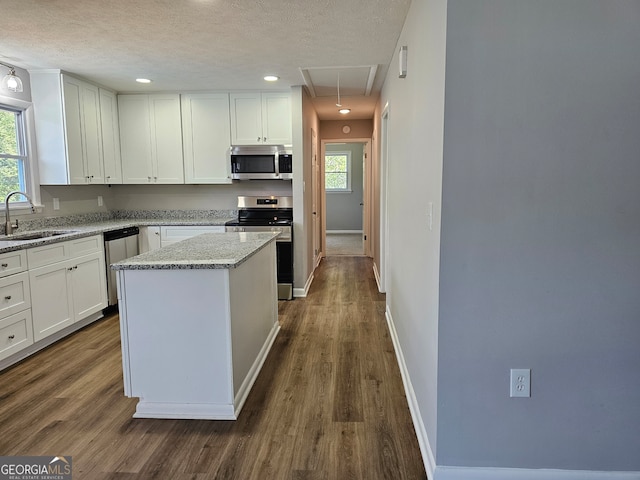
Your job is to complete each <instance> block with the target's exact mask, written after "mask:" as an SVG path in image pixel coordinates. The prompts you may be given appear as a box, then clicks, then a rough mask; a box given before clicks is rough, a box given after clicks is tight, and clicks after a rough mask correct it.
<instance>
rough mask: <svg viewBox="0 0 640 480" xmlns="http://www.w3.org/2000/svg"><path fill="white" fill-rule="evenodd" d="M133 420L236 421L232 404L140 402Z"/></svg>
mask: <svg viewBox="0 0 640 480" xmlns="http://www.w3.org/2000/svg"><path fill="white" fill-rule="evenodd" d="M133 418H172V419H179V420H192V419H194V418H195V419H200V420H236V419H237V417H236V414H235V412H234V411H233V405H232V404H230V403H229V404H220V405H216V404H211V403H205V404H199V403H164V402H145V401H144V400H140V401H139V402H138V405H136V412H135V413H134V414H133Z"/></svg>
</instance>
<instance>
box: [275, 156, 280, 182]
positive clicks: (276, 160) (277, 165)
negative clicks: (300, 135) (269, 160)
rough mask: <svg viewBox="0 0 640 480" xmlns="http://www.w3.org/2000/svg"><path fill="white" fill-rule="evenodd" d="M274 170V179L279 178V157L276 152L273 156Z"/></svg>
mask: <svg viewBox="0 0 640 480" xmlns="http://www.w3.org/2000/svg"><path fill="white" fill-rule="evenodd" d="M274 162H275V165H274V169H275V174H276V178H280V156H279V155H278V153H277V152H276V153H275V154H274Z"/></svg>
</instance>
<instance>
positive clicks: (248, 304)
mask: <svg viewBox="0 0 640 480" xmlns="http://www.w3.org/2000/svg"><path fill="white" fill-rule="evenodd" d="M221 235H224V234H221ZM275 258H276V257H275V241H272V242H270V243H268V244H267V245H266V246H265V247H264V248H262V249H260V250H259V251H257V252H256V253H255V254H253V255H252V256H250V257H249V258H247V259H246V260H245V261H243V262H242V263H241V264H239V265H237V266H235V267H234V268H219V267H218V268H184V267H181V266H176V267H175V268H167V269H130V270H129V269H121V270H118V292H119V302H120V307H119V308H120V328H121V337H122V356H123V372H124V393H125V395H127V396H129V397H139V399H140V401H139V402H138V404H137V407H136V412H135V414H134V417H138V418H179V419H212V420H235V419H237V417H238V414H239V412H240V410H241V408H242V406H243V404H244V402H245V400H246V398H247V396H248V394H249V391H250V389H251V387H252V386H253V384H254V382H255V380H256V378H257V376H258V373H259V372H260V369H261V368H262V365H263V363H264V361H265V359H266V357H267V354H268V353H269V350H270V349H271V346H272V345H273V342H274V340H275V338H276V336H277V334H278V331H279V329H280V325H279V324H278V302H277V287H276V281H275V278H276V261H275Z"/></svg>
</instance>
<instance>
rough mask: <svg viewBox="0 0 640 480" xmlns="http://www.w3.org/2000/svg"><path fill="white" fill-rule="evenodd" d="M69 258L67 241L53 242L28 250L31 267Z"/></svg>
mask: <svg viewBox="0 0 640 480" xmlns="http://www.w3.org/2000/svg"><path fill="white" fill-rule="evenodd" d="M66 258H67V242H59V243H52V244H50V245H42V246H41V247H35V248H30V249H28V250H27V260H28V262H29V268H35V267H41V266H43V265H50V264H52V263H57V262H62V261H63V260H65V259H66Z"/></svg>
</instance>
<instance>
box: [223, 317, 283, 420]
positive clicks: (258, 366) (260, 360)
mask: <svg viewBox="0 0 640 480" xmlns="http://www.w3.org/2000/svg"><path fill="white" fill-rule="evenodd" d="M279 331H280V324H279V323H278V321H277V320H276V323H274V324H273V327H271V331H270V332H269V335H268V336H267V339H266V340H265V342H264V344H263V345H262V348H261V349H260V352H259V353H258V357H257V358H256V360H255V362H253V365H251V368H250V369H249V372H248V373H247V376H246V377H245V379H244V381H243V382H242V385H240V388H239V389H238V393H237V394H236V398H235V399H234V401H233V403H234V404H235V415H236V417H237V416H238V415H239V414H240V410H242V407H243V406H244V402H246V401H247V397H248V396H249V392H250V391H251V387H253V384H254V383H256V379H257V378H258V374H259V373H260V370H262V365H264V361H265V360H266V359H267V355H268V354H269V352H270V351H271V347H272V346H273V342H275V340H276V337H277V336H278V332H279Z"/></svg>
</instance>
